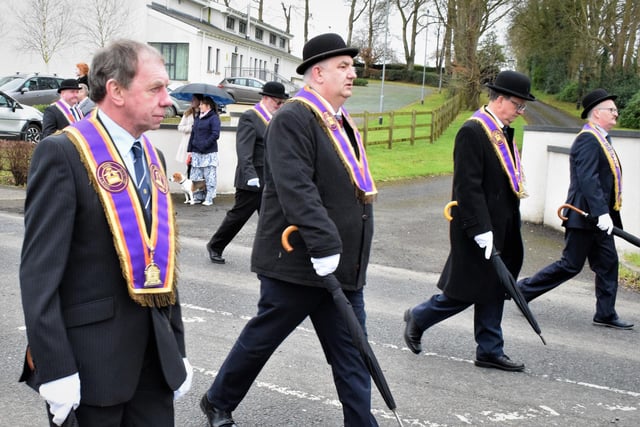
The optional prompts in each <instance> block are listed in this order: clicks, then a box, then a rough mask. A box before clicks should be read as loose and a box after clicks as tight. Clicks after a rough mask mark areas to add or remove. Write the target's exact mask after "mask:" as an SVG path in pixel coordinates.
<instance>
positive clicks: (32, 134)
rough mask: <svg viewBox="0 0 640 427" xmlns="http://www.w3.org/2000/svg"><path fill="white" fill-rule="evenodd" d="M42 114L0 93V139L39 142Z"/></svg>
mask: <svg viewBox="0 0 640 427" xmlns="http://www.w3.org/2000/svg"><path fill="white" fill-rule="evenodd" d="M41 134H42V113H41V112H40V111H38V110H36V109H35V108H33V107H30V106H28V105H22V104H20V103H19V102H18V101H16V100H15V99H13V98H12V97H11V96H9V95H7V94H6V93H4V92H2V91H0V139H20V140H23V141H28V142H31V143H34V144H37V143H38V142H40V135H41Z"/></svg>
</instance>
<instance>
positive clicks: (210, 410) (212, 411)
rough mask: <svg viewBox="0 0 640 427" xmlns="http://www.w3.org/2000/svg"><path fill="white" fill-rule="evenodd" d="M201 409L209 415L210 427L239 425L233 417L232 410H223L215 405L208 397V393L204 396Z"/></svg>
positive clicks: (234, 426) (235, 426) (233, 426)
mask: <svg viewBox="0 0 640 427" xmlns="http://www.w3.org/2000/svg"><path fill="white" fill-rule="evenodd" d="M200 409H202V412H204V413H205V415H206V416H207V419H208V420H209V426H210V427H237V425H236V422H235V421H233V418H232V417H231V412H228V411H223V410H222V409H218V408H216V407H215V406H213V405H212V404H211V402H209V399H207V393H205V394H204V396H202V400H201V401H200Z"/></svg>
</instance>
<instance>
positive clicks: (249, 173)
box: [234, 108, 267, 192]
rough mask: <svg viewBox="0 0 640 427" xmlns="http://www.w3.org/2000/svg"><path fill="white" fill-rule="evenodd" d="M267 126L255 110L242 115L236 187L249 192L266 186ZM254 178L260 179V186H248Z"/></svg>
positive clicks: (238, 143) (237, 152) (239, 122)
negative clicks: (265, 147)
mask: <svg viewBox="0 0 640 427" xmlns="http://www.w3.org/2000/svg"><path fill="white" fill-rule="evenodd" d="M266 129H267V124H266V123H265V122H264V120H262V118H260V117H259V116H258V113H257V112H256V111H255V110H254V109H253V108H251V109H249V110H247V111H245V112H244V113H242V115H241V116H240V120H238V131H237V132H236V154H237V156H238V165H237V166H236V175H235V180H234V185H235V187H236V188H240V189H242V190H247V191H256V192H258V191H260V188H262V186H263V184H264V178H263V175H264V132H265V130H266ZM253 178H259V179H260V186H261V187H256V186H253V185H247V181H249V180H250V179H253Z"/></svg>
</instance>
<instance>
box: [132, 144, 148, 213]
mask: <svg viewBox="0 0 640 427" xmlns="http://www.w3.org/2000/svg"><path fill="white" fill-rule="evenodd" d="M131 150H132V151H133V159H134V160H133V167H134V169H135V174H136V186H137V188H138V193H139V194H140V199H141V200H142V205H143V206H144V209H145V211H146V212H147V216H148V217H150V214H151V185H150V183H149V174H148V173H147V167H146V165H145V161H144V152H143V151H142V145H141V144H140V141H136V142H134V143H133V147H132V148H131Z"/></svg>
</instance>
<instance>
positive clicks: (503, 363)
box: [474, 354, 524, 372]
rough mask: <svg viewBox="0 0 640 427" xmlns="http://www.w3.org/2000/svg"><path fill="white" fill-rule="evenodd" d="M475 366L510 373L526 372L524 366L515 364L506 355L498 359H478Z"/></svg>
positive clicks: (491, 357) (494, 357)
mask: <svg viewBox="0 0 640 427" xmlns="http://www.w3.org/2000/svg"><path fill="white" fill-rule="evenodd" d="M474 364H475V365H476V366H479V367H481V368H494V369H501V370H503V371H509V372H520V371H524V364H522V363H517V362H514V361H513V360H511V359H509V356H507V355H506V354H503V355H502V356H498V357H496V356H489V357H476V360H475V362H474Z"/></svg>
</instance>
